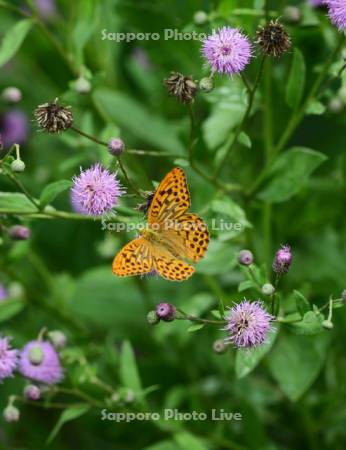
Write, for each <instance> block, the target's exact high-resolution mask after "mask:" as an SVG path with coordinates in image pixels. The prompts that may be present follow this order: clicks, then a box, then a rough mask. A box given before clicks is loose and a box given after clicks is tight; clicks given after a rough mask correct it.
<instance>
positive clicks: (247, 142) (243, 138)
mask: <svg viewBox="0 0 346 450" xmlns="http://www.w3.org/2000/svg"><path fill="white" fill-rule="evenodd" d="M238 142H239V143H240V144H242V145H244V147H247V148H251V147H252V142H251V139H250V136H249V135H247V134H246V133H245V132H244V131H242V132H241V133H240V134H239V137H238Z"/></svg>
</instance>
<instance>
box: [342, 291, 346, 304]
mask: <svg viewBox="0 0 346 450" xmlns="http://www.w3.org/2000/svg"><path fill="white" fill-rule="evenodd" d="M341 298H342V300H343V301H344V302H345V303H346V289H344V290H343V291H342V294H341Z"/></svg>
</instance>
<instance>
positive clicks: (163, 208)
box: [112, 167, 209, 281]
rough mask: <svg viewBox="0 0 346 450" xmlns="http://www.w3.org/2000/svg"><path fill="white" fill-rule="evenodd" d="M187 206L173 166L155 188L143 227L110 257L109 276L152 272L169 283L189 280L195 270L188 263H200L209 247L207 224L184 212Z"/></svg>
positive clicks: (184, 190) (182, 179) (177, 170)
mask: <svg viewBox="0 0 346 450" xmlns="http://www.w3.org/2000/svg"><path fill="white" fill-rule="evenodd" d="M189 207H190V193H189V189H188V187H187V182H186V176H185V173H184V171H183V170H182V169H180V168H179V167H177V168H175V169H173V170H171V171H170V172H169V173H168V174H167V175H166V176H165V178H164V179H163V180H162V181H161V183H160V184H159V186H158V188H157V189H156V191H155V193H154V196H153V198H152V200H151V202H150V206H149V208H148V211H147V219H148V224H147V227H146V228H145V229H143V230H141V231H140V235H139V237H138V238H137V239H134V240H133V241H131V242H129V243H128V244H127V245H125V247H123V248H122V249H121V250H120V252H119V253H118V254H117V255H116V257H115V258H114V260H113V265H112V270H113V273H114V274H115V275H118V276H121V277H125V276H131V275H143V274H149V273H151V272H153V271H154V272H156V273H157V274H159V275H160V276H162V277H163V278H165V279H167V280H171V281H183V280H186V279H187V278H189V277H190V276H191V275H192V274H193V273H194V271H195V269H194V267H193V266H192V265H190V264H189V263H188V262H197V261H198V260H200V259H201V258H202V257H203V255H204V253H205V252H206V250H207V249H208V244H209V232H208V228H207V225H206V224H205V223H204V221H203V220H202V219H201V218H200V217H199V216H197V215H196V214H192V213H188V212H187V211H188V209H189Z"/></svg>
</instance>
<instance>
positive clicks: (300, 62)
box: [286, 47, 306, 109]
mask: <svg viewBox="0 0 346 450" xmlns="http://www.w3.org/2000/svg"><path fill="white" fill-rule="evenodd" d="M305 74H306V67H305V61H304V56H303V54H302V53H301V51H300V50H299V49H298V48H297V47H295V48H294V51H293V59H292V66H291V71H290V75H289V78H288V83H287V87H286V102H287V104H288V106H290V107H291V108H292V109H296V108H298V106H299V104H300V102H301V99H302V96H303V92H304V86H305Z"/></svg>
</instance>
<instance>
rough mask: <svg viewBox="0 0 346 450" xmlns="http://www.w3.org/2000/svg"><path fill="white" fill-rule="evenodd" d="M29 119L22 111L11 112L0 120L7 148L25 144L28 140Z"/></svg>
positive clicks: (0, 129)
mask: <svg viewBox="0 0 346 450" xmlns="http://www.w3.org/2000/svg"><path fill="white" fill-rule="evenodd" d="M28 125H29V124H28V118H27V116H26V114H25V113H24V112H22V111H20V110H11V111H9V112H7V113H5V114H4V115H3V116H1V118H0V134H1V136H2V142H3V145H4V147H5V148H8V147H11V145H13V144H23V143H24V142H25V141H26V140H27V138H28Z"/></svg>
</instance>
